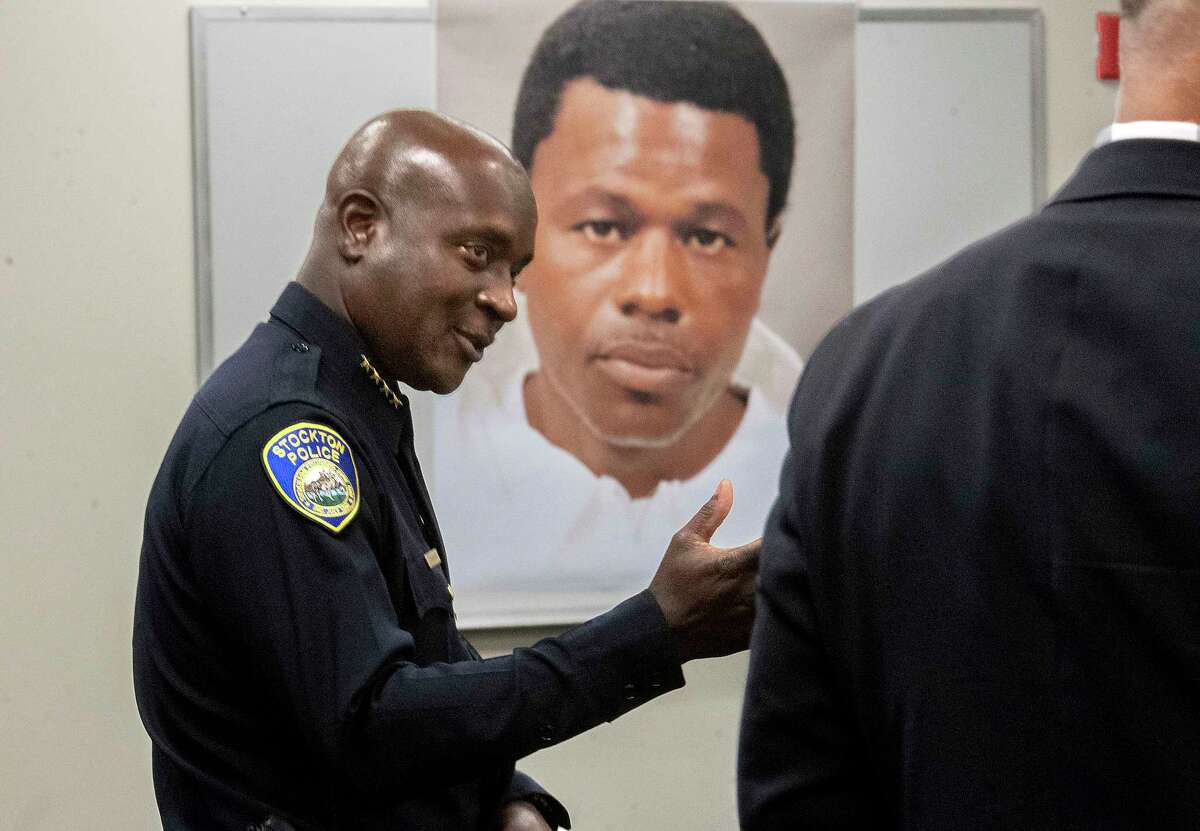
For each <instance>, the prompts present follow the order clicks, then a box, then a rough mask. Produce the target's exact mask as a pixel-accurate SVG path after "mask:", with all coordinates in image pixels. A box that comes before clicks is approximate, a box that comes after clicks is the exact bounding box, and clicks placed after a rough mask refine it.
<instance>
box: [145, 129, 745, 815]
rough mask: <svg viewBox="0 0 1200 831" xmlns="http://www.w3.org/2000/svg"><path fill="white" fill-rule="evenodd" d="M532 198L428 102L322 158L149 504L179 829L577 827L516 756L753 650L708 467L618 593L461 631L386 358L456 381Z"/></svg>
mask: <svg viewBox="0 0 1200 831" xmlns="http://www.w3.org/2000/svg"><path fill="white" fill-rule="evenodd" d="M536 223H537V214H536V208H535V205H534V199H533V193H532V191H531V190H530V187H529V180H528V178H527V177H526V175H525V173H524V171H523V170H522V169H521V167H520V165H519V164H518V163H517V161H516V160H515V159H514V158H513V157H512V155H511V154H510V153H509V152H508V150H507V149H506V148H504V147H503V146H502V145H501V144H500V143H499V142H497V141H495V140H494V139H492V138H491V137H489V136H486V135H483V134H482V133H480V132H478V131H476V130H474V129H472V128H469V127H467V126H465V125H462V124H460V123H458V122H454V121H451V120H450V119H446V118H443V117H441V116H438V115H436V114H434V113H428V112H420V111H404V110H401V111H396V112H391V113H385V114H384V115H382V116H379V117H377V118H374V119H372V120H371V121H370V122H369V123H367V124H366V125H365V126H364V127H363V128H362V129H361V130H359V131H358V132H357V133H356V134H355V136H354V137H353V138H352V139H351V140H350V142H349V143H348V144H347V145H346V147H345V149H344V150H343V151H342V154H341V155H340V156H339V158H338V160H337V161H336V162H335V163H334V166H333V169H332V170H331V172H330V174H329V178H328V184H327V190H326V198H325V201H324V203H323V205H322V206H321V209H320V211H319V213H318V216H317V222H316V227H315V230H314V237H313V244H312V247H311V249H310V251H309V255H308V258H307V259H306V261H305V263H304V265H303V266H302V267H301V269H300V273H299V275H298V277H297V280H296V282H294V283H291V284H289V285H288V287H287V288H286V289H284V291H283V294H282V295H281V296H280V298H279V300H278V302H277V303H276V304H275V306H274V308H273V309H272V310H271V318H270V320H269V321H268V322H266V323H263V324H261V325H259V326H258V327H257V328H256V329H255V330H254V333H253V334H252V335H251V336H250V339H249V340H248V341H247V342H246V343H245V344H244V345H243V346H242V347H241V348H240V349H238V351H237V352H235V353H234V355H233V356H232V357H231V358H230V359H229V360H228V361H226V362H225V363H224V364H222V365H221V367H219V368H218V369H217V370H216V371H215V372H214V373H213V375H212V377H211V378H210V379H209V380H208V381H207V382H206V383H205V384H204V386H203V387H202V388H201V390H200V391H199V392H198V393H197V394H196V397H195V399H194V400H193V402H192V404H191V406H190V407H189V408H188V410H187V412H186V413H185V414H184V417H183V421H182V423H181V424H180V426H179V429H178V431H177V432H176V434H175V438H174V439H173V441H172V442H171V446H170V447H169V448H168V450H167V453H166V457H165V459H164V461H163V464H162V467H161V469H160V471H159V475H158V477H157V479H156V481H155V483H154V486H153V489H152V490H151V494H150V499H149V502H148V505H147V510H146V530H145V536H144V539H143V547H142V559H141V566H140V571H139V577H138V591H137V601H136V608H135V618H134V637H133V666H134V688H135V691H136V695H137V702H138V708H139V712H140V714H141V717H142V721H143V723H144V725H145V727H146V730H147V732H148V733H149V735H150V738H151V740H152V743H153V756H152V758H153V769H154V785H155V795H156V797H157V800H158V806H159V812H160V814H161V817H162V822H163V827H164V828H166V829H168V831H187V830H188V829H205V831H208V829H230V830H231V831H245V829H257V828H272V829H285V830H286V829H296V831H334V829H346V831H371V830H372V829H380V831H383V829H387V831H393V829H410V828H411V829H420V831H466V830H467V829H477V831H496V829H502V831H549V829H550V828H552V827H560V826H561V827H568V828H569V827H570V824H571V823H570V818H569V816H568V815H567V812H566V810H565V809H564V807H563V806H562V805H561V804H559V803H558V801H557V800H555V799H554V798H553V797H552V796H550V795H549V794H548V793H546V792H545V791H544V790H543V789H542V788H541V787H539V786H538V785H537V784H536V783H535V782H534V781H533V780H532V779H530V778H529V777H527V776H524V775H522V774H521V773H519V772H517V771H516V770H515V769H514V763H515V762H516V761H517V760H518V759H520V758H522V757H524V756H526V755H528V754H530V753H532V752H533V751H535V750H538V749H541V748H544V747H549V746H550V745H553V744H556V743H558V742H560V741H563V740H565V739H567V738H569V737H571V736H573V735H576V734H578V733H580V732H582V731H583V730H586V729H588V728H590V727H593V726H595V725H597V724H600V723H602V722H605V721H611V720H613V719H615V718H617V717H618V716H620V715H622V714H624V713H626V712H628V711H629V710H631V709H633V708H634V707H637V706H639V705H641V704H643V703H645V702H646V701H649V700H651V699H653V698H656V697H658V696H659V695H662V694H663V693H666V692H668V691H670V690H672V689H675V688H678V687H680V686H682V685H683V682H684V679H683V675H682V673H681V671H680V664H681V663H682V662H684V661H687V660H690V659H692V658H698V657H703V656H712V655H719V654H726V653H728V652H730V651H734V650H736V649H739V648H744V646H745V643H746V641H747V640H748V638H749V632H750V621H751V617H752V613H753V610H752V607H751V600H752V597H753V576H754V571H755V565H756V562H757V552H758V543H757V541H756V542H754V543H750V544H748V545H746V546H743V547H741V548H738V549H732V550H729V551H723V550H720V549H714V548H713V547H712V546H710V545H708V544H707V543H708V540H709V539H710V538H711V536H712V532H713V531H714V530H715V528H716V526H718V525H720V523H721V520H722V519H723V518H724V516H725V515H726V514H727V513H728V512H729V507H730V504H731V502H732V498H733V494H732V489H731V487H730V485H729V483H728V482H724V481H723V482H721V483H720V484H719V485H718V487H717V492H716V494H714V496H713V497H712V498H711V499H710V500H709V502H708V503H707V504H706V505H705V506H703V507H702V508H701V510H700V512H699V513H698V514H697V515H696V517H695V518H694V519H693V521H692V522H690V523H689V524H688V525H687V526H686V527H685V528H683V529H682V530H681V531H680V532H679V533H678V534H676V535H675V537H674V538H673V539H672V541H671V543H670V545H669V547H668V549H667V553H666V555H665V556H664V558H663V560H662V563H661V565H660V567H659V570H658V573H657V574H656V575H655V577H654V578H653V580H652V581H651V582H650V586H649V587H648V588H647V589H646V590H644V591H641V592H638V593H637V594H635V595H634V596H633V597H630V598H629V599H628V600H626V601H624V602H623V603H621V604H619V605H617V606H616V607H615V608H614V609H612V610H610V611H609V612H607V613H605V614H603V615H600V616H598V617H596V618H593V619H592V620H590V621H588V622H587V623H584V624H583V625H581V626H579V627H576V628H575V629H572V630H570V631H568V632H565V633H564V634H562V635H561V636H559V637H556V638H547V639H545V640H543V641H541V642H539V643H537V644H535V645H534V646H532V647H529V648H528V649H518V650H517V651H516V652H515V653H514V654H512V655H506V656H502V657H497V658H492V659H489V660H486V661H485V660H480V657H479V654H478V653H477V652H475V650H474V649H473V648H472V647H471V645H470V644H469V643H468V642H467V641H466V640H465V639H464V638H463V637H462V635H461V634H460V633H459V630H458V626H457V622H456V618H455V607H454V593H453V591H452V589H451V584H450V572H449V566H448V563H447V554H446V551H445V546H444V545H443V542H442V538H441V534H440V532H439V530H438V525H437V519H436V517H435V515H434V511H433V506H432V504H431V503H430V499H429V494H428V492H427V490H426V487H425V484H424V478H423V476H422V473H421V467H420V464H419V463H418V461H417V457H416V453H415V451H414V449H413V423H412V418H411V416H410V411H409V402H408V400H407V397H406V396H405V395H404V393H403V392H401V388H400V383H401V382H403V383H404V384H405V385H407V386H409V387H412V388H416V389H428V390H432V391H434V392H437V393H446V392H449V391H450V390H453V389H454V388H455V387H457V386H458V385H459V384H460V383H461V382H462V379H463V376H464V375H465V374H466V372H467V370H468V369H469V368H470V367H471V366H472V365H473V364H474V363H476V362H478V361H479V360H480V359H481V358H482V357H483V352H484V350H485V349H486V348H487V347H488V345H489V344H490V343H491V342H492V339H493V338H494V337H495V334H496V331H497V330H498V329H500V327H501V326H502V325H503V324H504V323H506V322H508V321H511V320H512V319H513V317H514V315H515V314H516V305H515V303H514V301H513V295H512V292H513V283H514V282H515V280H516V276H517V274H518V272H519V271H520V270H521V268H522V267H523V266H524V265H525V264H526V263H528V262H529V260H530V258H531V257H532V256H533V239H534V229H535V226H536ZM494 532H495V552H494V553H495V556H503V549H504V544H505V534H506V529H504V528H502V527H496V528H495V529H494Z"/></svg>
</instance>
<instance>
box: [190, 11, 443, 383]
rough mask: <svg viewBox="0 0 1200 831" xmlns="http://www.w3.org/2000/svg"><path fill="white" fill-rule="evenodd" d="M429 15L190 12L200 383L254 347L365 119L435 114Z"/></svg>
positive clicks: (302, 250) (432, 32)
mask: <svg viewBox="0 0 1200 831" xmlns="http://www.w3.org/2000/svg"><path fill="white" fill-rule="evenodd" d="M433 26H434V24H433V10H432V9H431V8H396V9H393V8H386V9H319V8H311V9H278V8H271V9H263V8H253V7H241V8H237V7H232V8H230V7H224V8H211V7H210V8H193V9H192V12H191V32H192V93H193V107H192V111H193V131H194V136H193V145H194V164H195V188H196V190H195V210H196V315H197V320H196V324H197V325H196V330H197V346H198V349H197V372H198V375H199V377H200V379H201V380H203V379H204V377H206V376H207V375H208V374H209V373H210V372H211V371H212V369H213V368H214V367H215V366H216V365H217V364H219V363H220V362H221V361H223V360H224V359H225V358H226V357H228V356H229V355H230V354H231V353H232V352H233V351H234V350H235V349H237V347H238V346H240V345H241V344H242V342H243V341H244V340H245V339H246V338H247V337H248V336H249V334H250V331H251V330H252V329H253V328H254V325H255V324H256V323H258V322H259V321H261V320H263V319H265V318H266V316H267V312H268V311H269V310H270V308H271V305H272V304H273V303H274V301H275V298H276V297H278V296H279V293H280V291H282V290H283V287H284V286H285V285H286V284H287V283H288V281H289V280H291V279H293V278H294V277H295V275H296V272H297V270H298V269H299V266H300V264H301V262H302V261H303V259H304V256H305V254H306V252H307V251H308V245H309V242H310V240H311V238H312V228H313V221H314V219H315V218H316V214H317V208H318V207H319V206H320V204H321V200H322V198H323V196H324V185H325V176H326V174H327V173H328V172H329V166H330V164H331V163H332V162H333V159H334V158H335V157H336V156H337V154H338V152H339V151H340V150H341V148H342V145H343V144H344V143H345V141H346V139H347V138H349V136H350V135H351V133H353V132H354V130H355V129H356V128H357V127H359V126H360V125H362V124H363V123H364V122H365V121H366V120H367V119H369V118H371V117H372V116H374V115H377V114H378V113H381V112H384V111H386V110H391V109H396V108H400V107H419V108H425V109H432V108H433V107H434V103H435V102H434V96H435V94H436V85H435V83H434V73H435V62H434V28H433Z"/></svg>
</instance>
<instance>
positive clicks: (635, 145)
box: [520, 76, 776, 447]
mask: <svg viewBox="0 0 1200 831" xmlns="http://www.w3.org/2000/svg"><path fill="white" fill-rule="evenodd" d="M759 152H760V150H759V142H758V137H757V133H756V129H755V126H754V124H753V123H751V122H750V121H749V120H748V119H746V118H744V117H743V116H741V115H739V114H736V113H732V112H725V111H718V110H708V109H702V108H700V107H698V106H696V105H694V104H691V103H689V102H683V101H674V102H664V101H658V100H654V99H651V98H647V97H642V96H639V95H635V94H633V93H631V92H629V91H627V90H621V89H611V88H609V87H606V86H603V85H602V84H600V83H598V82H597V81H595V80H594V79H592V78H590V77H586V76H584V77H580V78H576V79H573V80H571V81H569V82H567V83H566V84H565V85H564V87H563V89H562V93H561V96H560V99H559V102H558V108H557V111H556V114H555V117H554V121H553V129H552V131H551V132H550V134H549V135H548V136H547V137H546V138H544V139H543V140H542V141H541V142H540V143H539V144H538V145H537V148H536V150H535V152H534V155H533V163H532V165H531V170H530V174H531V179H532V183H533V189H534V193H535V195H536V197H537V203H538V213H539V222H538V230H537V238H536V246H535V251H536V254H535V258H534V261H533V263H532V264H531V265H530V266H529V267H528V268H527V269H526V271H525V272H524V273H523V274H522V276H521V280H520V287H521V288H522V289H523V290H524V292H525V293H526V295H527V299H528V314H529V322H530V326H531V328H532V331H533V335H534V340H535V342H536V344H537V349H538V354H539V360H540V369H539V373H540V374H543V375H544V378H545V381H546V382H548V386H549V387H550V388H551V389H552V391H553V394H556V395H557V396H559V397H561V398H562V399H563V400H565V402H566V403H567V404H568V406H569V407H570V409H571V410H573V411H574V413H575V414H576V415H577V416H578V418H579V419H580V420H581V421H582V422H583V423H584V424H585V425H586V427H587V428H588V430H589V431H590V432H591V433H592V434H593V435H594V436H595V437H596V438H599V439H601V440H603V441H604V442H607V443H609V444H611V445H618V446H622V445H623V446H629V447H665V446H669V445H671V444H673V443H675V442H676V441H677V440H678V439H679V438H680V437H681V436H682V435H683V434H685V433H686V432H687V431H688V429H689V428H690V427H692V426H693V425H694V424H695V423H696V422H697V420H699V419H700V418H701V417H702V416H703V415H704V414H705V413H706V412H708V411H709V410H710V408H711V407H712V406H713V405H714V403H715V402H716V401H717V400H718V399H719V398H720V397H721V396H722V395H723V394H729V392H730V380H731V376H732V373H733V370H734V368H735V367H736V365H737V363H738V360H739V358H740V356H741V353H742V348H743V345H744V344H745V340H746V336H747V334H748V332H749V327H750V323H751V321H752V319H753V317H754V315H755V312H756V311H757V309H758V304H759V297H760V294H761V290H762V284H763V279H764V277H765V275H766V271H767V261H768V255H769V253H770V243H771V241H772V240H773V239H774V237H775V233H776V232H775V230H774V229H772V230H770V231H768V220H767V203H768V191H769V182H768V179H767V177H766V175H765V174H764V173H763V171H762V166H761V164H760V157H759Z"/></svg>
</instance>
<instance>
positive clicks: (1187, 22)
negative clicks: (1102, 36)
mask: <svg viewBox="0 0 1200 831" xmlns="http://www.w3.org/2000/svg"><path fill="white" fill-rule="evenodd" d="M1121 11H1122V15H1123V17H1122V20H1121V91H1120V95H1119V98H1118V104H1117V120H1118V121H1200V0H1122V4H1121Z"/></svg>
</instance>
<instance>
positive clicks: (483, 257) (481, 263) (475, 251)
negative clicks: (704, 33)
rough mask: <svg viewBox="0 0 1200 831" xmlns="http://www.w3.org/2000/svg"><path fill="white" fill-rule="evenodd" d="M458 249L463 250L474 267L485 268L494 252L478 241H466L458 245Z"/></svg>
mask: <svg viewBox="0 0 1200 831" xmlns="http://www.w3.org/2000/svg"><path fill="white" fill-rule="evenodd" d="M458 250H459V251H461V252H463V256H464V257H466V260H467V264H468V265H469V266H471V267H472V268H484V267H485V266H487V264H488V262H489V261H490V260H491V254H492V252H491V251H490V250H489V249H488V247H487V246H486V245H483V244H481V243H478V242H468V243H465V244H463V245H460V246H458Z"/></svg>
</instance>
